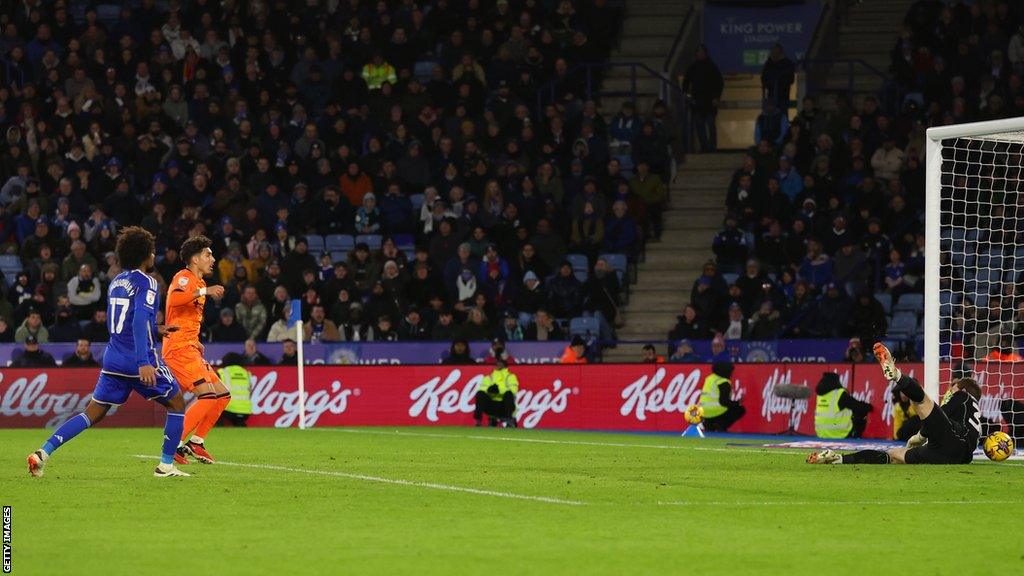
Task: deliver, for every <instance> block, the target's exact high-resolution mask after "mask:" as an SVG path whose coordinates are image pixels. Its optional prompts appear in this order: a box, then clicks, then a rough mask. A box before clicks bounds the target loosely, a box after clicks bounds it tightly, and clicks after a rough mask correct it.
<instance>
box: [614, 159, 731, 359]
mask: <svg viewBox="0 0 1024 576" xmlns="http://www.w3.org/2000/svg"><path fill="white" fill-rule="evenodd" d="M742 161H743V158H742V155H741V154H740V153H738V152H728V153H719V154H701V155H692V156H690V157H689V161H688V162H686V163H685V164H683V165H681V168H680V171H679V174H678V175H677V176H676V179H675V182H674V183H673V184H672V193H671V197H672V205H671V207H670V208H669V209H668V210H667V211H666V212H665V231H664V233H663V234H662V237H661V242H649V243H648V244H647V255H646V258H645V259H644V261H643V262H641V263H640V265H639V274H638V282H637V284H636V285H634V286H633V289H632V292H631V295H630V299H629V303H628V305H627V306H626V308H625V318H626V324H625V326H623V327H622V328H620V329H619V330H618V337H619V340H620V341H621V340H625V341H639V340H661V341H663V340H665V338H666V337H667V336H668V332H669V330H671V329H672V327H673V326H675V323H676V316H678V315H680V314H682V313H683V306H685V305H686V303H687V302H689V300H690V289H691V288H692V287H693V282H694V281H695V280H696V279H697V276H699V275H700V273H701V269H702V268H703V265H704V263H705V262H706V261H707V260H708V259H710V258H711V257H712V256H713V254H712V252H711V241H712V240H713V239H714V237H715V234H716V233H718V231H719V230H720V229H721V227H722V218H723V217H724V216H725V196H726V193H727V192H728V189H729V181H730V179H731V178H732V173H733V171H734V170H736V168H738V167H739V166H740V165H741V164H742ZM642 347H643V343H642V342H638V343H635V344H630V343H620V344H619V345H618V346H617V347H616V348H614V349H608V350H605V351H604V361H605V362H637V361H639V359H640V352H641V349H642ZM656 347H657V349H658V353H659V354H665V355H666V357H667V356H668V355H667V354H666V352H667V350H666V348H665V346H664V345H663V344H658V345H656Z"/></svg>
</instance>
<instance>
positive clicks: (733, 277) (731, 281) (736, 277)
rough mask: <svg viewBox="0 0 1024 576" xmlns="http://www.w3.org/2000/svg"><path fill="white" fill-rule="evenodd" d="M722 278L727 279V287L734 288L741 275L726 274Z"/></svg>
mask: <svg viewBox="0 0 1024 576" xmlns="http://www.w3.org/2000/svg"><path fill="white" fill-rule="evenodd" d="M722 278H723V279H725V285H726V286H732V285H733V284H735V283H736V281H737V280H739V279H740V275H739V274H737V273H736V272H725V273H723V274H722Z"/></svg>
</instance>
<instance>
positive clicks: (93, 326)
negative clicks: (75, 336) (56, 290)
mask: <svg viewBox="0 0 1024 576" xmlns="http://www.w3.org/2000/svg"><path fill="white" fill-rule="evenodd" d="M82 338H85V339H86V340H88V341H90V342H109V341H110V332H109V331H108V328H107V311H106V310H105V309H104V308H97V309H96V311H95V312H93V313H92V319H91V320H89V322H87V323H86V325H85V326H84V327H83V328H82Z"/></svg>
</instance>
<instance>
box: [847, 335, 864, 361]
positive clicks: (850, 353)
mask: <svg viewBox="0 0 1024 576" xmlns="http://www.w3.org/2000/svg"><path fill="white" fill-rule="evenodd" d="M843 360H845V361H847V362H853V363H854V364H859V363H861V362H864V361H865V355H864V347H863V346H862V345H861V343H860V338H857V337H856V336H854V337H853V338H850V341H849V342H848V343H847V345H846V353H845V354H843Z"/></svg>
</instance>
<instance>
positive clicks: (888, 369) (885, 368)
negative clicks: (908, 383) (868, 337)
mask: <svg viewBox="0 0 1024 576" xmlns="http://www.w3.org/2000/svg"><path fill="white" fill-rule="evenodd" d="M872 352H874V353H875V360H877V361H878V365H879V366H881V367H882V374H884V375H885V379H886V380H888V381H890V382H899V381H900V379H901V378H903V372H901V371H900V369H899V368H897V367H896V361H895V360H893V357H892V353H891V352H889V349H888V348H886V347H885V344H882V343H881V342H875V346H874V347H873V348H872Z"/></svg>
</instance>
